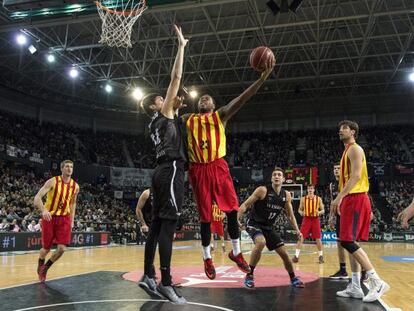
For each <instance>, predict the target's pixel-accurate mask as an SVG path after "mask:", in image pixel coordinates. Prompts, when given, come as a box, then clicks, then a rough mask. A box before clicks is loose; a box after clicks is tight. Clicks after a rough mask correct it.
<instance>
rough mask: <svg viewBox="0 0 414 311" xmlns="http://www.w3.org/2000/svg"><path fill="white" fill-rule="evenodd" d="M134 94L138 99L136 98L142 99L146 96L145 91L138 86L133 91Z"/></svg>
mask: <svg viewBox="0 0 414 311" xmlns="http://www.w3.org/2000/svg"><path fill="white" fill-rule="evenodd" d="M132 96H133V97H134V98H135V99H136V100H141V99H142V98H143V97H144V93H143V92H142V90H141V89H140V88H139V87H136V88H135V89H134V90H133V91H132Z"/></svg>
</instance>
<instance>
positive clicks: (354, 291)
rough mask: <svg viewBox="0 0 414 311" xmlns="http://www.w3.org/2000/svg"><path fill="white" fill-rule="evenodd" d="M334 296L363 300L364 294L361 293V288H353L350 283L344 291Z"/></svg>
mask: <svg viewBox="0 0 414 311" xmlns="http://www.w3.org/2000/svg"><path fill="white" fill-rule="evenodd" d="M336 295H337V296H339V297H345V298H356V299H362V298H364V292H363V291H362V289H361V287H356V286H354V285H353V284H352V282H349V284H348V286H347V287H346V288H345V289H344V290H341V291H339V292H336Z"/></svg>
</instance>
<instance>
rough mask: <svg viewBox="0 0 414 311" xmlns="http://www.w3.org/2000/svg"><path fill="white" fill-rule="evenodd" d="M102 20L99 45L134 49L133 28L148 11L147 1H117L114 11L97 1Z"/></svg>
mask: <svg viewBox="0 0 414 311" xmlns="http://www.w3.org/2000/svg"><path fill="white" fill-rule="evenodd" d="M95 4H96V7H97V9H98V13H99V16H100V17H101V20H102V33H101V40H99V43H101V44H105V45H108V46H110V47H125V48H130V47H132V44H131V33H132V27H133V26H134V24H135V22H136V21H137V20H138V18H139V17H140V16H141V15H142V13H143V12H144V11H145V10H146V9H147V4H146V0H136V1H134V0H124V1H122V0H117V1H116V5H115V8H121V9H112V8H109V7H107V6H105V5H103V4H102V3H101V2H99V1H95Z"/></svg>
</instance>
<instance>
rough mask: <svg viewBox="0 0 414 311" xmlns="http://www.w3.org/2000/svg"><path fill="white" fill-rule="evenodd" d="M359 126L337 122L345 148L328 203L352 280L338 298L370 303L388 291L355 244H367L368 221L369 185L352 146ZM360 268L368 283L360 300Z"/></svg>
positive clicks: (364, 164) (364, 166) (359, 155)
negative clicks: (334, 192)
mask: <svg viewBox="0 0 414 311" xmlns="http://www.w3.org/2000/svg"><path fill="white" fill-rule="evenodd" d="M358 131H359V127H358V124H357V123H355V122H353V121H348V120H345V121H341V122H340V123H339V138H340V140H341V141H342V142H343V143H344V145H345V150H344V153H343V154H342V158H341V163H340V165H341V167H340V177H339V194H338V195H337V196H336V198H335V200H334V201H332V203H331V209H332V212H333V213H337V214H338V215H341V220H340V233H339V237H340V240H341V245H342V247H343V248H345V249H346V250H347V251H348V253H349V262H350V266H351V270H352V279H351V282H350V283H349V284H348V286H347V287H346V289H345V290H342V291H339V292H337V293H336V294H337V295H338V296H340V297H347V298H358V299H362V300H363V301H364V302H373V301H375V300H377V299H378V298H380V297H381V296H382V295H383V294H384V293H385V292H387V291H388V290H389V289H390V286H389V285H388V284H387V283H385V282H384V281H383V280H382V279H380V277H379V276H378V274H377V272H376V271H375V269H374V267H373V265H372V263H371V261H370V260H369V258H368V255H367V253H365V251H364V250H363V249H362V248H361V246H360V245H359V244H358V243H357V241H367V240H368V237H369V227H370V222H371V202H370V199H369V197H368V190H369V182H368V169H367V161H366V158H365V153H364V150H363V149H362V148H361V146H359V145H358V144H357V143H356V139H357V138H358ZM361 267H362V269H364V270H365V271H366V274H367V276H368V280H369V285H370V287H369V292H368V294H367V295H366V296H365V297H364V292H363V291H362V289H361V283H360V278H361V272H360V271H361Z"/></svg>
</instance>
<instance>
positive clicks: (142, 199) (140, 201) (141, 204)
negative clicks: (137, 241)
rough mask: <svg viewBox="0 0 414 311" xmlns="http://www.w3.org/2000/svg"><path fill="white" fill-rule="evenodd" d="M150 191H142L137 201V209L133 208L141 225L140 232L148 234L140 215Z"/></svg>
mask: <svg viewBox="0 0 414 311" xmlns="http://www.w3.org/2000/svg"><path fill="white" fill-rule="evenodd" d="M149 196H150V190H149V189H147V190H145V191H143V192H142V193H141V195H140V197H139V199H138V202H137V207H136V208H135V213H136V215H137V217H138V219H139V221H140V223H141V230H142V232H148V230H149V228H148V225H147V223H146V222H145V219H144V215H143V214H142V209H143V208H144V205H145V203H146V202H147V200H148V199H149Z"/></svg>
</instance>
